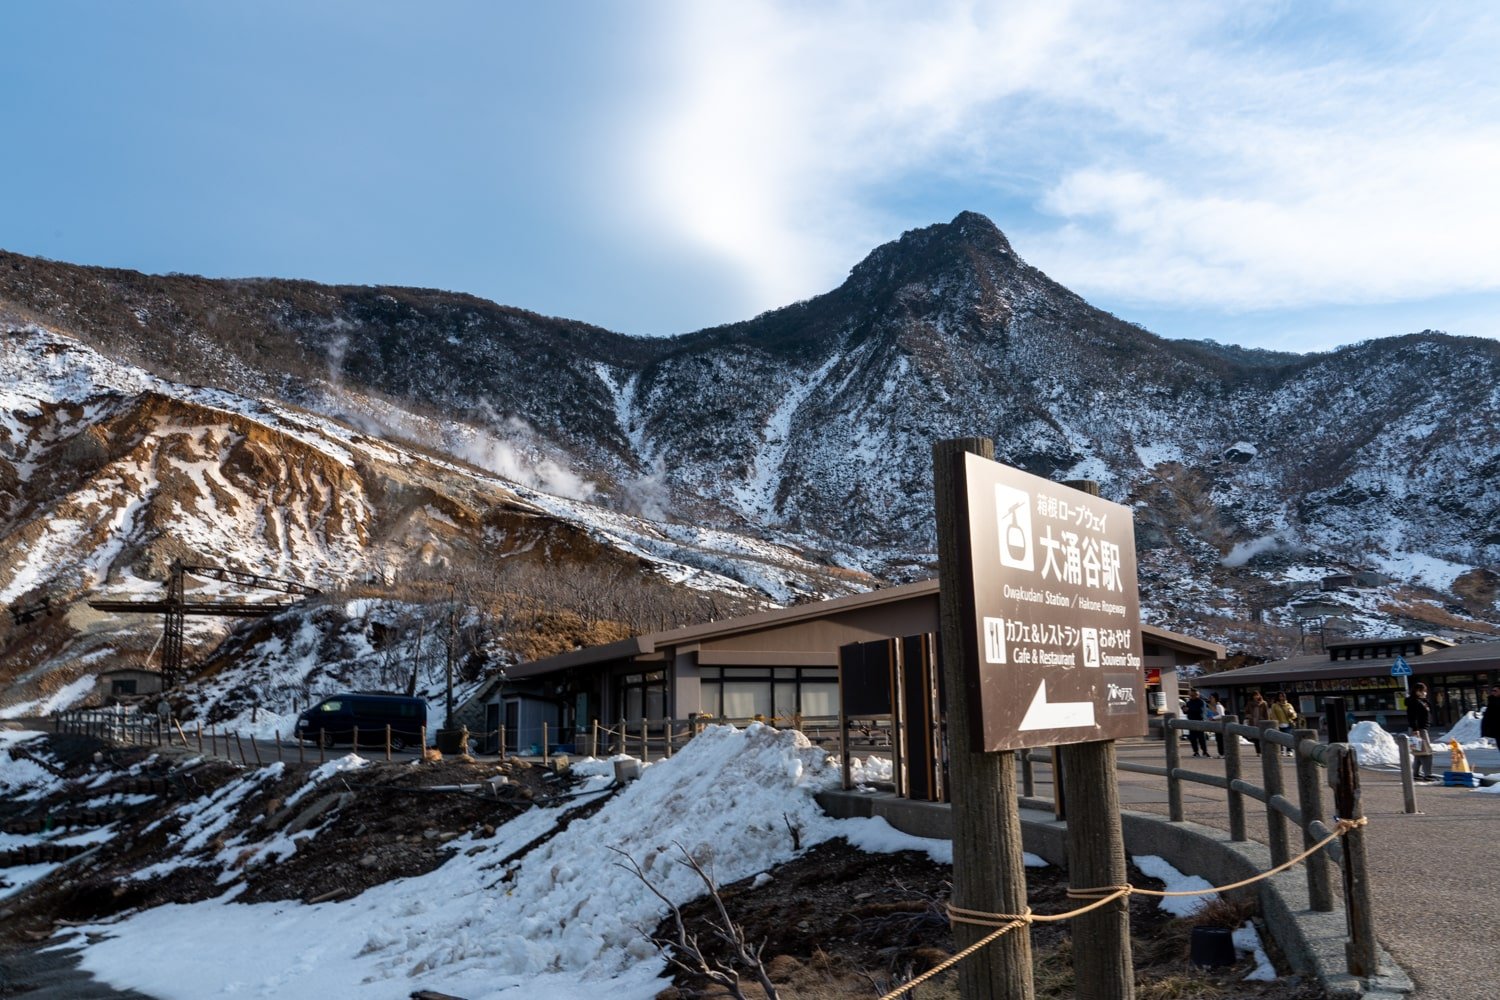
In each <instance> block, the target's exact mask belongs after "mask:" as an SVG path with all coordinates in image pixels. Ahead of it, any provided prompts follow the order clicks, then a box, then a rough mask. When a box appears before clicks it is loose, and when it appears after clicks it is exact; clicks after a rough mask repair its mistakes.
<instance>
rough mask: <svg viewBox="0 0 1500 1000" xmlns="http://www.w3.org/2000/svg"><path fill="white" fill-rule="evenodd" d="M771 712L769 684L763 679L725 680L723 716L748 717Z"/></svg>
mask: <svg viewBox="0 0 1500 1000" xmlns="http://www.w3.org/2000/svg"><path fill="white" fill-rule="evenodd" d="M770 714H771V685H770V684H768V683H767V682H765V681H725V682H724V716H725V717H726V718H730V719H748V718H751V717H752V716H756V715H770Z"/></svg>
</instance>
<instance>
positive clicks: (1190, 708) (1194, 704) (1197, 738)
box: [1182, 690, 1208, 757]
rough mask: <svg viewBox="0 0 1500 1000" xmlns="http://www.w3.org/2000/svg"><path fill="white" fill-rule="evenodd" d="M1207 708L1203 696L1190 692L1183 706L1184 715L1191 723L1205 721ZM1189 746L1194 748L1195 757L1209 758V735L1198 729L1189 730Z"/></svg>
mask: <svg viewBox="0 0 1500 1000" xmlns="http://www.w3.org/2000/svg"><path fill="white" fill-rule="evenodd" d="M1205 707H1206V705H1205V702H1204V701H1203V696H1202V695H1201V694H1199V693H1198V692H1197V691H1193V690H1189V691H1188V696H1187V703H1186V704H1185V705H1183V708H1182V714H1183V715H1185V716H1187V718H1188V721H1190V722H1202V721H1203V709H1204V708H1205ZM1188 745H1189V746H1191V747H1192V748H1193V756H1194V757H1207V756H1208V734H1207V733H1202V732H1199V731H1198V730H1196V729H1189V730H1188Z"/></svg>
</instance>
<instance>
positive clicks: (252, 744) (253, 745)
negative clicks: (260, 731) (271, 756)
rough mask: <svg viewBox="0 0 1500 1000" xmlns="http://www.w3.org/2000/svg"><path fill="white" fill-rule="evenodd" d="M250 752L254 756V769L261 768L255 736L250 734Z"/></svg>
mask: <svg viewBox="0 0 1500 1000" xmlns="http://www.w3.org/2000/svg"><path fill="white" fill-rule="evenodd" d="M250 752H251V753H253V754H255V766H256V767H261V766H263V765H262V763H261V759H260V747H259V746H257V745H256V743H255V734H254V733H251V734H250Z"/></svg>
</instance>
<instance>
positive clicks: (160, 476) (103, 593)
mask: <svg viewBox="0 0 1500 1000" xmlns="http://www.w3.org/2000/svg"><path fill="white" fill-rule="evenodd" d="M342 401H343V402H344V403H346V404H351V405H353V404H359V405H360V406H361V407H362V408H363V409H364V410H365V411H367V412H370V411H377V410H378V411H380V412H382V413H383V414H384V415H385V416H386V417H387V418H390V419H397V418H402V419H406V420H407V421H408V422H409V423H411V424H413V425H415V424H418V423H420V421H419V420H418V419H417V418H415V417H410V418H404V417H402V415H401V414H400V413H399V411H398V410H396V409H395V408H393V407H390V406H379V405H377V404H376V403H374V402H373V401H370V400H361V399H360V397H359V396H358V394H357V393H353V392H347V393H344V394H343V396H342ZM174 560H181V561H183V562H185V563H187V564H189V565H210V566H223V567H227V568H229V569H233V570H237V571H240V572H244V573H253V574H259V575H262V576H268V577H275V578H278V579H283V580H292V581H297V582H301V583H304V584H309V585H312V586H315V587H319V588H322V589H324V590H325V591H328V592H330V594H331V595H332V596H338V595H340V594H342V595H344V596H348V595H350V594H355V593H366V594H376V595H384V596H387V597H389V596H390V595H391V594H392V593H394V589H395V588H398V587H399V588H404V597H405V599H406V601H407V603H411V602H413V601H415V602H417V603H421V602H424V601H427V602H430V601H431V600H432V599H433V597H434V594H436V596H437V597H438V598H440V599H441V598H442V597H443V594H444V593H445V589H446V592H447V593H449V594H451V593H452V592H453V591H454V590H455V589H462V588H465V587H468V585H469V583H471V582H472V581H473V580H474V578H475V574H480V573H482V574H484V575H485V577H486V578H487V580H488V581H489V584H490V585H489V586H487V587H485V588H483V589H484V591H485V593H487V594H489V595H492V596H493V595H496V594H502V593H504V592H506V591H516V590H521V589H526V590H535V589H537V588H538V586H541V585H543V584H545V585H546V586H547V587H551V588H553V592H554V593H555V595H556V596H557V600H556V601H555V602H554V603H556V604H558V605H561V606H562V608H564V609H566V610H570V611H573V612H575V613H581V614H585V615H590V614H591V615H592V616H593V618H595V619H599V620H605V619H607V620H610V621H614V622H625V623H631V618H632V617H633V616H634V617H637V618H640V619H641V621H640V622H639V623H636V624H638V626H639V627H645V626H647V625H649V626H651V627H661V626H660V622H658V621H656V620H655V618H653V617H652V616H657V617H661V618H663V619H664V620H666V621H670V622H673V623H675V621H674V618H673V616H674V615H678V616H680V615H689V616H697V615H701V614H705V613H718V614H724V613H728V612H730V611H732V610H741V609H744V608H748V607H757V606H761V605H762V604H763V603H764V602H766V601H772V600H774V601H778V602H789V601H793V600H797V599H801V598H803V597H806V596H822V595H825V594H841V593H847V592H849V591H851V590H853V589H857V588H861V587H864V586H868V585H869V584H870V583H871V582H872V581H870V580H868V579H866V578H861V577H859V576H858V575H857V574H853V573H848V572H841V571H830V570H829V569H828V568H826V567H824V566H821V565H819V564H817V563H815V562H812V561H810V560H808V559H807V558H806V557H804V556H803V555H802V554H800V553H798V552H797V551H795V550H793V549H790V548H788V547H786V546H783V545H778V544H775V543H773V542H767V541H763V540H760V539H757V538H749V537H744V536H740V535H735V534H732V533H729V532H723V531H717V530H715V529H713V528H710V527H703V526H691V525H680V524H658V523H653V522H650V521H647V520H644V519H642V518H639V517H636V516H634V515H630V514H627V513H622V512H618V511H613V510H608V509H605V508H601V507H598V506H596V505H593V504H589V503H587V502H584V501H580V500H575V499H571V498H568V497H560V496H556V495H551V494H547V493H545V492H542V491H540V490H537V489H534V488H532V487H530V486H526V485H523V484H519V483H515V482H511V481H507V480H505V479H503V478H501V477H499V476H497V475H495V474H493V473H490V472H487V471H485V470H483V469H481V468H478V467H476V466H473V465H470V464H468V463H466V462H463V461H461V460H457V459H454V458H451V457H448V456H445V455H443V454H440V453H437V452H432V451H424V450H422V449H419V448H416V447H413V446H411V445H402V444H398V443H391V442H388V441H385V440H382V439H380V438H378V437H372V436H370V435H369V434H367V433H364V432H362V431H360V430H358V429H356V428H355V427H353V426H351V425H350V424H349V423H346V422H341V421H338V420H334V419H331V418H329V417H326V416H322V415H318V414H315V413H312V412H309V411H305V410H301V409H298V408H296V407H293V406H290V405H288V404H284V403H280V402H276V401H272V400H269V399H259V400H255V399H248V398H246V397H243V396H239V395H236V394H234V393H231V392H228V391H225V390H222V389H216V388H206V387H202V386H188V385H182V384H178V383H173V382H170V381H167V380H164V379H161V378H159V377H157V376H155V375H152V374H150V373H148V372H146V371H145V370H143V369H140V368H137V367H134V366H131V365H128V364H122V363H119V362H115V361H111V360H109V359H106V358H105V357H103V356H102V355H101V354H99V353H98V352H97V351H95V350H94V349H92V348H90V347H88V346H86V345H83V344H81V343H79V342H77V341H75V340H72V339H70V338H67V337H63V336H60V335H58V334H56V333H54V332H50V331H46V330H42V329H39V328H36V327H30V328H19V329H10V330H8V331H5V332H0V604H4V605H6V606H8V607H10V608H11V609H13V610H15V611H18V612H20V611H24V610H28V609H29V610H30V611H32V612H34V613H33V614H32V615H31V616H30V619H29V620H25V621H23V620H21V616H19V615H17V616H12V617H11V620H9V621H7V622H5V623H4V624H3V625H0V649H3V656H0V685H3V684H9V685H10V686H11V687H12V689H13V690H12V691H11V692H10V695H11V697H10V698H9V699H7V700H12V701H14V700H20V701H33V702H34V701H38V700H44V699H42V696H44V695H46V694H48V693H50V692H53V691H56V690H58V689H59V688H60V687H61V686H62V685H64V684H66V683H69V682H72V681H75V680H77V679H79V678H80V676H83V675H85V674H86V673H87V672H88V671H89V670H91V669H92V670H97V669H100V668H104V667H110V666H119V665H123V664H128V663H134V662H137V661H141V660H144V659H147V658H149V657H150V656H151V654H152V653H153V652H155V650H154V645H155V642H156V637H157V636H159V635H160V634H161V624H160V621H161V619H160V617H159V616H158V615H134V616H121V615H118V614H105V613H101V612H98V611H94V610H92V609H90V608H89V607H88V606H87V604H86V600H87V599H88V598H90V597H93V598H113V599H121V598H125V599H136V600H152V599H158V598H160V597H161V596H163V586H164V581H165V579H166V577H167V575H168V570H169V567H170V566H171V564H172V562H173V561H174ZM611 574H613V576H611ZM618 580H628V581H630V586H629V587H628V588H624V589H628V591H629V593H628V595H627V596H624V597H622V596H621V595H620V594H619V593H617V592H614V593H612V592H611V587H610V585H611V583H612V582H617V581H618ZM190 586H191V590H190V593H189V595H188V596H189V597H190V598H193V599H197V600H214V599H234V600H250V601H254V600H257V599H266V598H269V597H274V596H279V595H267V594H255V593H253V592H252V593H244V592H243V588H241V587H239V586H237V585H236V584H235V582H234V581H216V580H212V579H205V580H196V581H193V582H192V583H191V584H190ZM613 589H614V590H615V591H619V590H621V589H622V588H618V587H615V588H613ZM693 595H707V596H706V597H705V600H710V601H714V602H718V603H717V604H716V605H713V606H710V607H708V608H706V609H698V608H696V607H692V606H686V607H685V606H684V605H683V602H687V603H688V605H691V604H692V603H693V602H694V600H695V598H694V596H693ZM674 600H675V601H676V602H677V603H676V605H675V606H674V605H673V604H672V603H671V602H672V601H674ZM475 603H476V601H475V600H474V599H472V598H466V600H465V605H466V607H469V606H473V605H475ZM363 604H364V605H365V611H366V613H364V614H354V613H347V614H337V613H334V614H332V616H331V617H330V614H329V612H328V611H327V610H326V609H324V610H322V611H302V612H297V613H294V614H291V615H289V617H290V618H292V619H295V620H296V621H300V622H302V623H307V622H314V621H318V622H322V623H323V625H324V626H326V627H325V628H324V629H323V631H325V632H327V635H325V636H323V641H324V646H325V648H324V649H323V650H322V654H321V656H313V657H308V656H306V655H299V656H298V657H293V658H292V659H295V660H299V661H310V662H314V663H316V662H319V660H321V661H323V665H324V666H327V665H328V664H329V663H336V662H340V661H341V660H343V659H349V658H347V657H340V656H338V655H336V647H337V646H338V645H339V643H338V642H337V641H336V637H337V636H338V635H339V634H340V633H342V632H346V631H347V630H348V621H349V619H350V618H351V617H357V618H360V619H361V620H362V621H361V625H360V627H361V628H363V629H365V630H367V631H370V632H377V633H387V634H388V633H390V632H391V630H392V622H393V620H394V619H397V618H400V617H401V616H402V612H401V610H400V606H401V601H400V600H395V599H393V600H386V601H383V602H377V604H378V606H371V602H369V601H366V602H363ZM341 606H348V605H347V602H345V604H344V605H341ZM496 615H497V616H498V617H501V618H503V619H504V620H505V621H507V622H509V624H510V626H511V632H512V633H516V632H519V631H521V629H522V624H521V623H522V621H523V618H522V615H521V613H520V611H518V610H517V608H516V607H514V606H507V607H506V608H504V609H500V610H499V611H497V612H496ZM408 617H410V616H409V615H408ZM335 619H336V620H335ZM524 620H525V622H526V623H528V624H527V625H526V627H527V628H530V629H531V630H532V631H547V630H545V629H543V628H542V626H543V625H544V624H546V623H544V622H542V621H541V620H540V619H539V618H538V616H537V615H532V616H531V617H530V618H526V619H524ZM588 624H589V623H588V622H580V623H576V624H574V625H572V626H571V628H570V627H569V626H568V625H567V623H560V624H558V623H554V624H553V625H552V627H551V628H550V631H551V632H553V633H558V634H559V635H560V634H562V633H570V634H572V635H573V636H574V637H575V638H576V640H577V641H591V640H599V639H604V640H607V639H612V638H615V637H616V636H615V635H613V634H610V633H603V634H593V633H590V631H589V629H588ZM228 627H229V622H228V621H227V620H225V619H220V618H215V617H194V618H190V619H189V624H188V628H189V634H188V639H189V643H190V645H191V646H192V647H193V649H194V653H195V655H194V657H193V658H194V659H195V660H196V659H199V658H201V657H202V656H203V655H205V654H206V653H207V652H208V651H209V650H211V649H212V648H213V646H214V645H215V644H216V643H217V641H218V640H219V639H220V638H222V637H223V635H224V634H225V632H226V630H227V629H228ZM413 628H414V629H415V630H416V631H419V632H420V631H424V630H425V631H427V632H435V631H436V629H435V628H434V627H432V623H426V624H424V623H421V622H418V623H416V624H415V625H414V626H413ZM298 631H299V626H298V625H296V624H291V625H283V626H282V627H281V628H280V629H279V631H278V629H277V628H275V627H269V628H267V627H262V628H261V629H260V630H259V634H260V635H261V637H262V638H263V639H266V640H268V641H270V642H272V643H273V644H274V645H275V646H276V647H277V648H289V647H290V646H293V645H295V644H296V642H297V633H298ZM408 631H410V630H408ZM493 638H494V640H495V641H494V642H493V643H491V645H494V646H498V647H500V650H501V651H502V652H503V650H504V649H505V648H509V649H510V650H512V651H515V650H523V649H526V646H525V643H524V641H523V637H521V636H519V635H517V634H510V635H506V636H497V637H493ZM406 639H407V637H405V636H396V637H394V638H391V639H389V640H388V642H402V641H406ZM559 641H561V640H560V639H559ZM303 643H304V645H306V644H307V640H305V639H304V640H303ZM355 645H359V643H358V642H355ZM365 645H366V646H367V647H368V646H369V644H368V643H366V644H365ZM418 645H420V643H418ZM470 645H475V644H474V643H470ZM312 646H313V647H314V648H316V647H317V642H316V641H314V642H313V643H312ZM476 648H477V646H476ZM492 651H493V650H492ZM304 652H305V651H304ZM367 652H368V653H369V655H368V656H365V657H364V660H365V661H368V662H367V663H366V664H365V665H366V666H368V667H372V668H374V667H378V666H379V665H380V664H381V663H382V662H385V661H388V660H390V658H391V657H390V654H389V653H387V654H385V655H384V656H381V655H377V653H378V651H377V650H375V649H374V648H373V647H369V648H368V649H367ZM418 652H419V650H416V649H409V650H408V653H410V654H411V658H416V656H417V653H418ZM267 655H268V654H266V653H265V651H264V650H261V651H259V652H245V653H243V656H244V658H245V659H246V660H247V661H253V660H256V659H257V657H258V658H259V659H262V660H265V659H267ZM269 659H270V661H271V662H275V661H276V657H274V656H272V657H270V658H269ZM282 660H284V661H286V662H291V661H290V660H287V659H286V657H282ZM359 660H360V658H359V657H358V656H355V657H353V658H352V661H359ZM356 667H357V663H355V662H351V663H350V665H349V669H348V671H346V672H352V671H355V669H356ZM407 669H408V671H409V669H410V667H409V663H408V666H407ZM262 672H263V673H267V677H266V683H267V684H268V685H271V686H279V687H280V688H284V689H288V690H295V689H297V688H299V687H300V688H302V689H303V693H304V695H305V694H306V689H307V688H308V685H307V684H306V683H305V680H306V679H305V678H303V677H301V676H300V675H299V676H298V677H296V678H280V679H276V680H275V681H274V683H273V680H272V678H271V677H270V676H269V674H270V671H262ZM377 672H378V671H377ZM439 673H441V671H439ZM346 680H347V678H346ZM384 683H385V685H386V686H390V685H391V683H392V679H385V681H384ZM304 700H305V699H304Z"/></svg>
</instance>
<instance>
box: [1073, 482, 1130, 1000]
mask: <svg viewBox="0 0 1500 1000" xmlns="http://www.w3.org/2000/svg"><path fill="white" fill-rule="evenodd" d="M1063 485H1065V486H1071V487H1072V488H1074V489H1076V490H1080V491H1082V492H1084V493H1087V494H1089V495H1090V496H1098V495H1099V484H1098V483H1097V482H1094V481H1092V480H1070V481H1068V482H1065V483H1064V484H1063ZM1059 749H1061V748H1060V747H1054V748H1053V752H1054V753H1056V752H1057V751H1058V750H1059ZM1056 771H1057V773H1059V774H1063V775H1064V778H1063V781H1062V787H1063V788H1065V789H1067V800H1068V801H1066V802H1065V808H1066V809H1067V812H1068V814H1069V815H1068V884H1069V886H1070V887H1072V888H1074V889H1099V888H1104V887H1108V886H1123V885H1125V884H1126V880H1127V878H1128V875H1127V873H1126V871H1125V831H1124V828H1123V826H1122V824H1121V821H1120V790H1119V783H1118V772H1117V770H1116V768H1115V741H1114V740H1093V741H1089V742H1086V743H1070V744H1068V749H1067V752H1066V753H1065V754H1063V759H1062V762H1061V764H1060V765H1059V766H1058V767H1057V768H1056ZM1058 798H1059V800H1063V796H1062V795H1059V796H1058ZM1072 931H1073V940H1074V941H1075V942H1077V941H1087V942H1088V946H1087V947H1085V948H1075V949H1074V950H1073V969H1074V975H1075V983H1076V987H1077V993H1076V995H1077V996H1079V997H1082V998H1085V1000H1132V998H1133V997H1134V996H1135V963H1134V961H1133V960H1132V956H1131V953H1130V898H1129V897H1128V896H1127V897H1124V898H1121V899H1117V900H1115V901H1114V902H1113V903H1110V904H1109V905H1108V906H1101V907H1099V909H1097V910H1093V911H1091V912H1089V913H1085V914H1083V915H1082V916H1080V917H1076V918H1074V926H1073V928H1072Z"/></svg>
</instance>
